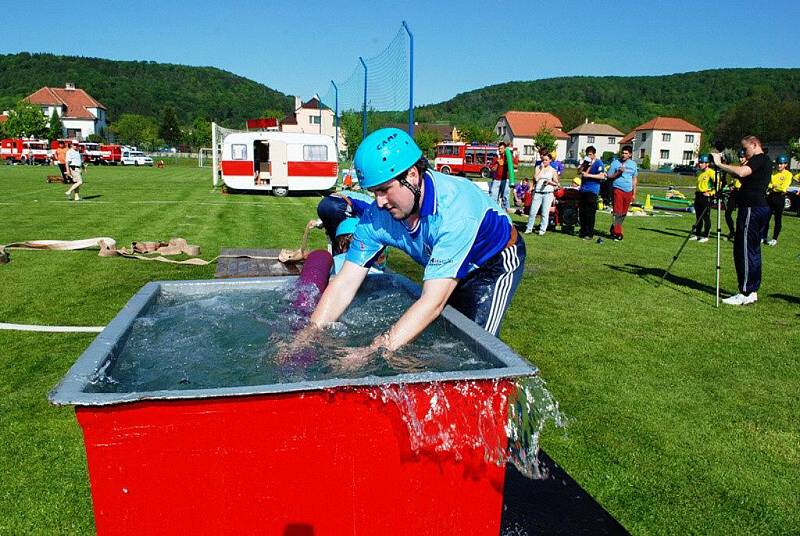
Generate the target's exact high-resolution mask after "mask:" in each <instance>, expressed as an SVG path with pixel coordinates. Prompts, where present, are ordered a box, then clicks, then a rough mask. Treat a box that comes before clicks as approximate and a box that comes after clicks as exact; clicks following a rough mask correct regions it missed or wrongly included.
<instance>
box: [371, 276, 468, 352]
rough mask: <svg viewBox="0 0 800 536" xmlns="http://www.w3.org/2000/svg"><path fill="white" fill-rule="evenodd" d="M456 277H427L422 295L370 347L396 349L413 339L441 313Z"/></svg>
mask: <svg viewBox="0 0 800 536" xmlns="http://www.w3.org/2000/svg"><path fill="white" fill-rule="evenodd" d="M457 284H458V279H429V280H427V281H425V283H424V284H423V285H422V295H421V296H420V297H419V299H418V300H417V301H416V302H414V304H413V305H412V306H411V307H409V308H408V310H407V311H406V312H405V313H404V314H403V316H402V317H400V320H398V321H397V322H395V324H394V325H393V326H392V327H391V328H390V329H389V331H388V332H386V333H384V334H383V335H380V336H379V337H377V338H376V339H375V340H374V341H373V343H372V347H373V348H375V349H378V348H386V349H388V350H392V351H394V350H397V349H398V348H400V347H401V346H403V345H404V344H406V343H408V342H410V341H412V340H414V339H415V338H417V336H418V335H419V334H420V333H422V332H423V331H424V330H425V328H427V327H428V326H429V325H430V324H431V322H433V321H434V320H436V318H438V317H439V315H440V314H441V313H442V310H443V309H444V307H445V305H447V300H449V299H450V295H451V294H452V293H453V290H455V288H456V285H457Z"/></svg>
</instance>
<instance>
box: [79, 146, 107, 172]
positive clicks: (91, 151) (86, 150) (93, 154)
mask: <svg viewBox="0 0 800 536" xmlns="http://www.w3.org/2000/svg"><path fill="white" fill-rule="evenodd" d="M79 151H80V152H81V156H83V161H84V162H86V163H87V164H94V165H96V166H97V165H100V164H104V163H105V162H104V161H103V153H102V151H101V150H100V144H99V143H92V142H89V141H82V142H80V149H79Z"/></svg>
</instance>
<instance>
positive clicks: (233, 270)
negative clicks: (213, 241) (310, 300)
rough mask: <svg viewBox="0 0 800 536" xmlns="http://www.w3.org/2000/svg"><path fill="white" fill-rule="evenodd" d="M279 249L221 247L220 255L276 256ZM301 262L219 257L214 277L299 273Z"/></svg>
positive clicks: (271, 275)
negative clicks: (284, 262) (288, 262)
mask: <svg viewBox="0 0 800 536" xmlns="http://www.w3.org/2000/svg"><path fill="white" fill-rule="evenodd" d="M279 253H280V250H279V249H241V248H222V250H221V251H220V255H251V256H254V257H277V256H278V254H279ZM302 268H303V263H302V262H300V263H297V264H283V263H282V262H280V261H278V260H277V259H275V260H272V259H250V258H247V257H239V258H221V259H219V260H218V261H217V271H216V272H215V273H214V277H215V278H220V279H225V278H231V277H276V276H283V275H299V274H300V270H301V269H302Z"/></svg>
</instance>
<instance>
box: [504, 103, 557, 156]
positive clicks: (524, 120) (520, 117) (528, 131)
mask: <svg viewBox="0 0 800 536" xmlns="http://www.w3.org/2000/svg"><path fill="white" fill-rule="evenodd" d="M543 127H544V128H548V129H550V131H551V132H552V133H553V135H554V136H555V137H556V154H555V155H554V157H555V158H557V159H559V160H563V159H564V158H565V157H566V155H567V140H569V135H568V134H567V133H566V132H564V130H563V128H564V127H563V125H562V124H561V119H559V118H558V117H556V116H554V115H553V114H551V113H547V112H517V111H513V110H509V111H508V112H506V113H505V114H504V115H503V116H502V117H500V119H498V120H497V124H496V125H495V128H494V131H495V132H496V133H497V135H498V136H499V137H500V138H502V139H503V141H505V142H506V143H510V144H511V145H512V146H514V147H515V148H516V149H517V150H518V151H519V159H520V161H521V162H535V161H536V160H537V157H538V154H537V152H536V146H535V144H534V142H533V138H534V136H536V134H537V133H538V132H539V131H540V130H541V129H542V128H543Z"/></svg>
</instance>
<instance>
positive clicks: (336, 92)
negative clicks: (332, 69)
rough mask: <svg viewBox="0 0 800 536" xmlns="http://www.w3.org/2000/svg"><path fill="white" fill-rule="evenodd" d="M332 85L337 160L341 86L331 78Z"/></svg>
mask: <svg viewBox="0 0 800 536" xmlns="http://www.w3.org/2000/svg"><path fill="white" fill-rule="evenodd" d="M331 85H332V86H333V95H334V98H333V101H334V105H333V132H334V138H335V140H336V141H335V142H334V144H335V147H336V160H339V88H338V87H336V82H334V81H333V80H331Z"/></svg>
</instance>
